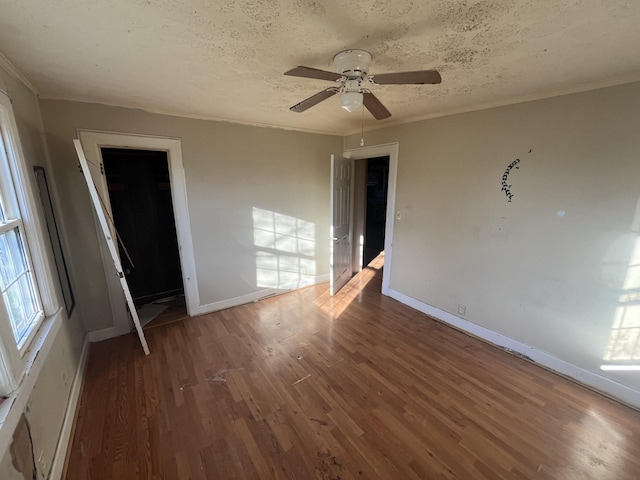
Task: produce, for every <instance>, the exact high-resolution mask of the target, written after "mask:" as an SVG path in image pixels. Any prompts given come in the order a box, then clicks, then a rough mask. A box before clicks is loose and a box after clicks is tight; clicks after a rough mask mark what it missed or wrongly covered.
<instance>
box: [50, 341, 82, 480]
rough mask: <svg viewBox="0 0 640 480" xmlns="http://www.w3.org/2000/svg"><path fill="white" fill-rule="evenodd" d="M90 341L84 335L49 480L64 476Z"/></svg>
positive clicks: (56, 479)
mask: <svg viewBox="0 0 640 480" xmlns="http://www.w3.org/2000/svg"><path fill="white" fill-rule="evenodd" d="M90 343H91V342H90V340H89V335H86V336H85V337H84V344H83V345H82V353H81V354H80V360H79V361H78V367H77V368H76V374H75V377H74V378H73V384H72V385H71V392H70V394H69V401H68V402H67V410H66V412H65V414H64V420H63V422H62V429H61V430H60V436H59V437H58V445H57V446H56V453H55V455H54V456H53V462H52V464H51V471H50V472H49V480H58V479H60V478H62V471H63V470H64V462H65V460H66V458H67V450H68V448H69V441H70V440H71V434H72V433H73V432H72V429H73V422H74V420H75V416H76V409H77V406H78V401H79V400H80V393H81V392H82V383H83V380H84V372H85V368H86V366H87V356H88V355H87V354H88V352H89V344H90Z"/></svg>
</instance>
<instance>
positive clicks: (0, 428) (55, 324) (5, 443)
mask: <svg viewBox="0 0 640 480" xmlns="http://www.w3.org/2000/svg"><path fill="white" fill-rule="evenodd" d="M62 318H63V314H62V309H59V310H58V311H57V312H56V313H54V314H53V315H51V316H50V317H47V318H45V319H44V320H43V322H42V324H41V325H40V328H39V329H38V332H37V333H36V335H35V337H34V338H33V340H32V342H31V345H30V346H29V348H28V349H27V350H26V352H25V354H24V358H25V360H26V365H25V373H24V376H23V377H22V380H21V381H20V386H19V387H18V388H17V389H16V390H15V391H14V392H13V393H11V394H10V395H9V397H8V398H7V399H6V400H4V401H3V402H2V404H0V459H1V458H2V457H3V456H4V454H5V453H6V451H7V448H9V445H10V444H11V440H12V438H13V432H14V430H15V428H16V425H17V424H18V421H19V420H20V416H21V415H22V412H24V409H25V407H26V405H27V402H28V401H29V396H30V395H31V392H32V391H33V389H34V387H35V385H36V381H37V380H38V376H39V375H40V371H41V370H42V367H43V366H44V362H45V360H46V359H47V356H48V355H49V352H50V351H51V346H52V345H53V341H54V340H55V338H56V335H57V333H58V331H59V330H60V325H62Z"/></svg>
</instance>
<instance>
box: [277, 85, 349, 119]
mask: <svg viewBox="0 0 640 480" xmlns="http://www.w3.org/2000/svg"><path fill="white" fill-rule="evenodd" d="M336 93H338V89H337V88H335V87H331V88H327V89H326V90H323V91H321V92H318V93H316V94H315V95H312V96H310V97H309V98H307V99H306V100H303V101H301V102H300V103H296V104H295V105H294V106H293V107H291V108H290V109H289V110H291V111H292V112H296V113H301V112H304V111H305V110H307V109H309V108H311V107H313V106H314V105H317V104H318V103H320V102H321V101H323V100H326V99H327V98H329V97H333V96H334V95H335V94H336Z"/></svg>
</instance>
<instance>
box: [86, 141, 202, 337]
mask: <svg viewBox="0 0 640 480" xmlns="http://www.w3.org/2000/svg"><path fill="white" fill-rule="evenodd" d="M77 133H78V138H79V139H80V141H81V143H82V147H83V150H84V153H85V155H86V156H87V157H88V158H89V156H91V157H90V158H92V159H96V160H98V162H99V164H100V165H102V152H101V148H103V147H105V148H130V149H135V150H157V151H163V152H166V154H167V161H168V163H169V175H170V183H171V200H172V203H173V214H174V219H175V225H176V234H177V237H178V253H179V255H180V265H181V267H182V283H183V285H184V294H185V301H186V306H187V314H188V315H189V316H191V315H192V312H194V311H196V310H197V308H198V306H199V305H200V295H199V293H198V282H197V277H196V266H195V265H196V264H195V256H194V250H193V239H192V235H191V222H190V219H189V205H188V201H187V184H186V178H185V172H184V165H183V162H182V143H181V140H180V139H179V138H174V137H160V136H153V135H144V134H136V133H124V132H108V131H100V130H87V129H78V131H77ZM99 183H100V185H96V187H97V188H98V191H99V192H100V193H101V194H102V196H104V195H105V194H106V198H105V199H104V200H103V202H104V204H105V207H106V208H107V211H108V213H109V214H110V215H112V212H111V204H110V202H109V201H105V200H107V199H108V189H107V183H106V178H105V176H104V175H100V181H99ZM104 267H105V273H106V274H108V273H107V272H106V270H107V268H108V264H107V263H106V262H105V265H104ZM107 285H108V286H109V297H110V300H111V306H112V309H114V308H115V310H116V311H113V312H112V313H113V317H114V327H116V328H115V330H116V331H117V332H121V333H124V332H128V331H129V329H130V326H129V325H128V318H127V317H128V316H127V314H126V311H124V312H120V311H118V310H121V309H124V308H125V307H124V303H123V302H120V301H117V300H116V299H117V298H119V294H120V292H118V291H115V290H114V288H112V287H113V285H112V282H107ZM123 319H124V320H126V322H127V324H126V325H124V324H123ZM117 334H120V333H117Z"/></svg>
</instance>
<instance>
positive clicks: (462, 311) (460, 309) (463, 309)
mask: <svg viewBox="0 0 640 480" xmlns="http://www.w3.org/2000/svg"><path fill="white" fill-rule="evenodd" d="M465 313H467V307H465V306H464V305H462V304H461V303H459V304H458V315H464V314H465Z"/></svg>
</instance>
